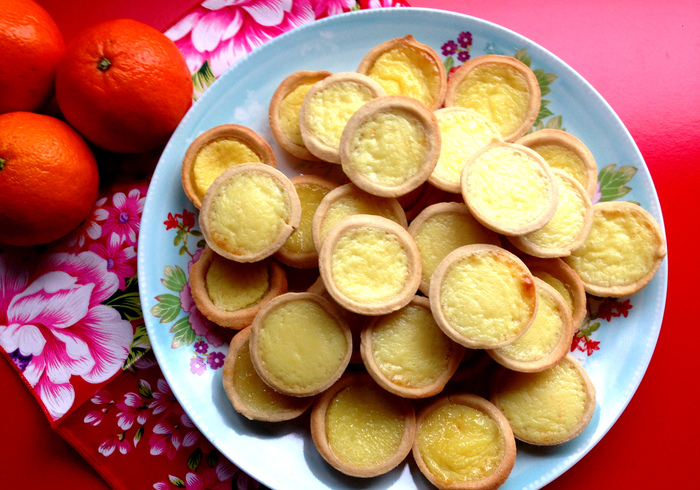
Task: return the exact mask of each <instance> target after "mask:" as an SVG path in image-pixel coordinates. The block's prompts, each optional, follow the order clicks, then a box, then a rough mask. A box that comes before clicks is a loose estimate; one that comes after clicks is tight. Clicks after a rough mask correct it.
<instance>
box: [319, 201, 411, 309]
mask: <svg viewBox="0 0 700 490" xmlns="http://www.w3.org/2000/svg"><path fill="white" fill-rule="evenodd" d="M319 271H320V273H321V277H322V278H323V282H324V284H325V285H326V289H327V290H328V293H329V294H330V295H331V296H332V297H333V299H335V300H336V301H337V302H338V304H339V305H340V306H342V307H343V308H345V309H348V310H350V311H354V312H355V313H359V314H361V315H372V316H376V315H384V314H386V313H390V312H392V311H395V310H398V309H399V308H401V307H403V306H405V305H407V304H408V303H409V302H410V301H411V299H412V298H413V296H414V295H415V294H416V292H417V291H418V285H419V284H420V276H421V265H420V254H419V253H418V249H417V247H416V244H415V242H414V241H413V239H412V238H411V235H409V234H408V232H407V231H406V229H405V228H403V227H402V226H400V225H398V224H396V223H394V222H393V221H391V220H388V219H386V218H381V217H379V216H369V215H357V216H351V217H349V218H346V219H345V220H343V221H341V222H340V223H338V224H337V225H336V226H334V227H333V228H331V230H330V231H329V232H328V235H327V236H326V238H325V240H324V241H323V245H322V246H321V250H320V252H319Z"/></svg>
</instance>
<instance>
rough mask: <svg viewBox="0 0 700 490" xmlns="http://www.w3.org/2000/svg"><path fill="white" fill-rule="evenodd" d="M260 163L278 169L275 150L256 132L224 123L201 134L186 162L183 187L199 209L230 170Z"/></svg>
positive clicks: (183, 172) (186, 156)
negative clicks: (241, 165) (216, 184)
mask: <svg viewBox="0 0 700 490" xmlns="http://www.w3.org/2000/svg"><path fill="white" fill-rule="evenodd" d="M250 162H258V163H264V164H266V165H270V166H271V167H275V168H276V167H277V159H276V158H275V154H274V153H273V151H272V148H271V147H270V145H269V144H268V142H267V141H265V140H264V139H263V138H262V137H261V136H260V135H258V134H257V133H256V132H255V131H253V130H252V129H249V128H246V127H245V126H240V125H238V124H222V125H221V126H216V127H214V128H211V129H209V130H207V131H205V132H204V133H202V134H201V135H199V136H198V137H197V138H196V139H195V140H194V141H193V142H192V143H191V144H190V146H189V147H188V148H187V151H186V152H185V157H184V158H183V160H182V187H183V189H184V191H185V194H186V195H187V197H188V198H189V200H190V201H192V204H194V205H195V207H196V208H197V209H199V208H201V207H202V199H204V194H206V192H207V189H209V187H210V186H211V184H212V183H213V182H214V180H216V178H217V177H218V176H219V175H221V173H222V172H223V171H224V170H226V169H227V168H229V167H232V166H234V165H238V164H241V163H250Z"/></svg>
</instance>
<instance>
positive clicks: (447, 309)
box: [430, 245, 537, 349]
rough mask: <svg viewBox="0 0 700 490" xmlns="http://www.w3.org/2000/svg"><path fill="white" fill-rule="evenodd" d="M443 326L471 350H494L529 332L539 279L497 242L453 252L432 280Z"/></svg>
mask: <svg viewBox="0 0 700 490" xmlns="http://www.w3.org/2000/svg"><path fill="white" fill-rule="evenodd" d="M430 307H431V310H432V311H433V315H434V316H435V321H436V322H437V323H438V325H439V326H440V328H441V329H442V330H443V332H445V334H446V335H447V336H449V337H450V338H451V339H452V340H454V341H455V342H457V343H460V344H462V345H464V346H465V347H468V348H470V349H495V348H497V347H503V346H504V345H508V344H510V343H512V342H514V341H515V340H516V339H517V338H519V337H520V336H521V335H523V334H524V333H525V331H526V330H527V329H528V327H529V326H530V325H531V324H532V322H533V321H534V319H535V314H536V313H537V291H536V288H535V283H534V278H533V277H532V274H531V273H530V271H529V270H528V269H527V267H525V264H523V262H522V261H521V260H520V259H519V258H518V257H516V256H515V255H513V254H511V253H510V252H507V251H506V250H504V249H502V248H500V247H497V246H494V245H465V246H463V247H460V248H458V249H457V250H455V251H453V252H450V253H449V254H448V255H447V256H446V257H445V258H444V259H443V261H442V262H440V265H439V266H438V267H437V269H436V270H435V273H434V274H433V277H432V278H431V281H430Z"/></svg>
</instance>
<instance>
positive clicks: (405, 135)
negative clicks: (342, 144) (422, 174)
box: [350, 111, 427, 186]
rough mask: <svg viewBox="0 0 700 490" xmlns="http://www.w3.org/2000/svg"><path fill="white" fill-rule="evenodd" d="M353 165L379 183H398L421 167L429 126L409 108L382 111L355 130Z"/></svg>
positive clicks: (392, 184)
mask: <svg viewBox="0 0 700 490" xmlns="http://www.w3.org/2000/svg"><path fill="white" fill-rule="evenodd" d="M350 147H351V150H350V151H351V159H352V162H351V165H352V167H353V168H354V169H355V171H357V172H358V173H359V174H361V175H363V176H364V177H365V178H367V179H368V180H370V181H372V182H375V183H376V184H379V185H385V186H398V185H401V184H403V183H404V182H406V181H407V180H408V179H410V178H411V177H413V176H414V175H416V174H417V173H418V171H419V170H420V168H421V166H422V163H423V161H424V160H425V158H426V153H427V138H426V134H425V128H424V127H423V125H422V124H421V122H420V121H419V120H418V118H416V117H415V116H414V115H412V114H409V113H407V112H405V111H392V112H379V113H376V114H374V115H372V116H370V117H369V118H368V119H367V120H366V121H365V122H364V124H362V126H360V127H359V128H358V129H357V131H355V133H354V134H353V137H352V140H351V143H350Z"/></svg>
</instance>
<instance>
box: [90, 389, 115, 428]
mask: <svg viewBox="0 0 700 490" xmlns="http://www.w3.org/2000/svg"><path fill="white" fill-rule="evenodd" d="M90 401H91V402H92V403H94V404H95V405H106V406H105V407H104V408H102V409H100V410H93V411H92V412H88V414H87V415H86V416H85V418H84V419H83V422H85V423H86V424H90V425H92V426H97V425H99V424H100V423H101V422H102V420H104V417H105V415H106V414H107V412H108V411H109V406H110V405H113V404H114V400H113V399H112V395H111V394H110V393H109V391H107V390H100V391H98V392H97V393H95V395H94V396H93V397H92V398H91V399H90Z"/></svg>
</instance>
